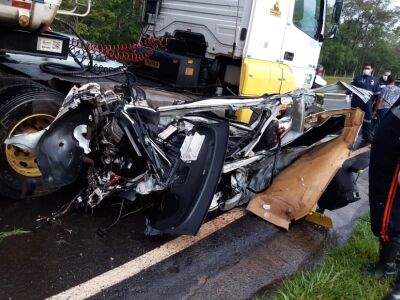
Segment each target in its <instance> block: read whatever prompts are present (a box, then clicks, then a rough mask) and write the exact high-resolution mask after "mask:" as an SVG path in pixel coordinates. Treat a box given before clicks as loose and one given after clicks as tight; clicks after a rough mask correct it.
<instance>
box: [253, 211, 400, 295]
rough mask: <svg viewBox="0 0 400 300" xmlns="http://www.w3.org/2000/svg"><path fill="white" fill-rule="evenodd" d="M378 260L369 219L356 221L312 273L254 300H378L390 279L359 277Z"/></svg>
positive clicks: (304, 274)
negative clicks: (349, 233) (347, 236)
mask: <svg viewBox="0 0 400 300" xmlns="http://www.w3.org/2000/svg"><path fill="white" fill-rule="evenodd" d="M377 258H378V241H377V239H376V238H375V237H374V236H373V234H372V233H371V230H370V221H369V216H364V217H362V218H361V219H360V221H359V223H358V225H357V227H356V229H355V231H354V233H353V235H352V237H351V238H350V240H349V241H348V243H347V244H345V245H344V246H342V247H340V248H337V249H334V250H331V251H329V252H328V253H327V255H326V257H325V258H324V259H323V261H322V262H321V263H320V264H319V265H318V266H316V267H315V269H314V270H310V271H305V272H302V273H300V274H297V275H294V276H293V277H291V278H288V279H286V280H285V281H284V282H283V283H282V285H281V287H280V289H279V290H278V291H276V292H275V294H274V295H272V297H271V298H266V297H259V298H257V299H258V300H266V299H273V300H316V299H321V300H322V299H323V300H339V299H371V300H375V299H382V297H383V296H385V295H386V294H387V293H388V292H389V291H390V285H391V283H392V282H393V280H394V278H385V279H377V278H370V277H367V276H365V275H363V272H364V271H365V270H366V269H367V268H368V266H369V265H370V263H371V262H372V261H375V260H376V259H377Z"/></svg>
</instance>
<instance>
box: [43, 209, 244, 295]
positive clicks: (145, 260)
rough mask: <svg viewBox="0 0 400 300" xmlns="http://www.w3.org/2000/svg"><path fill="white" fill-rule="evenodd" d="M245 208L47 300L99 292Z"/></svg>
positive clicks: (178, 249)
mask: <svg viewBox="0 0 400 300" xmlns="http://www.w3.org/2000/svg"><path fill="white" fill-rule="evenodd" d="M246 214H247V213H246V210H245V209H241V208H237V209H234V210H231V211H230V212H227V213H225V214H223V215H221V216H218V217H217V218H215V219H214V220H211V221H210V222H208V223H206V224H204V225H203V226H202V227H201V228H200V231H199V233H198V234H197V236H180V237H178V238H176V239H174V240H172V241H170V242H168V243H166V244H164V245H162V246H160V247H158V248H156V249H154V250H151V251H149V252H147V253H145V254H143V255H142V256H139V257H137V258H135V259H134V260H131V261H129V262H127V263H125V264H123V265H121V266H119V267H117V268H115V269H112V270H110V271H108V272H105V273H103V274H101V275H99V276H97V277H94V278H92V279H90V280H88V281H86V282H84V283H81V284H79V285H77V286H75V287H73V288H71V289H69V290H66V291H64V292H61V293H60V294H57V295H55V296H52V297H50V298H47V299H48V300H61V299H62V300H65V299H70V300H72V299H73V300H80V299H86V298H89V297H92V296H94V295H96V294H98V293H100V292H101V291H103V290H105V289H107V288H110V287H112V286H114V285H116V284H118V283H120V282H122V281H124V280H126V279H128V278H130V277H132V276H135V275H136V274H138V273H140V272H142V271H144V270H146V269H148V268H150V267H152V266H154V265H155V264H157V263H160V262H162V261H163V260H165V259H167V258H169V257H171V256H173V255H175V254H177V253H179V252H181V251H183V250H185V249H187V248H189V247H191V246H193V245H194V244H196V243H197V242H199V241H201V240H202V239H204V238H206V237H208V236H210V235H211V234H213V233H215V232H217V231H219V230H221V229H223V228H224V227H226V226H228V225H229V224H231V223H233V222H234V221H236V220H238V219H240V218H242V217H243V216H245V215H246Z"/></svg>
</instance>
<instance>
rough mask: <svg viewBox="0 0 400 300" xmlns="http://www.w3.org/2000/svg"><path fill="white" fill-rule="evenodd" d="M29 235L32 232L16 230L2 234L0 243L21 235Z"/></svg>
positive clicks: (0, 233) (0, 234)
mask: <svg viewBox="0 0 400 300" xmlns="http://www.w3.org/2000/svg"><path fill="white" fill-rule="evenodd" d="M27 233H30V231H25V230H21V229H14V230H11V231H4V232H0V243H1V242H2V241H3V240H4V239H6V238H9V237H12V236H17V235H21V234H27Z"/></svg>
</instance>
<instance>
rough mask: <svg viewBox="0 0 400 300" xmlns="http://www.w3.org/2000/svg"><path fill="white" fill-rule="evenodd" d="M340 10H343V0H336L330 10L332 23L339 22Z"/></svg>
mask: <svg viewBox="0 0 400 300" xmlns="http://www.w3.org/2000/svg"><path fill="white" fill-rule="evenodd" d="M342 10H343V0H336V2H335V6H334V7H333V12H332V21H333V24H339V22H340V17H341V16H342Z"/></svg>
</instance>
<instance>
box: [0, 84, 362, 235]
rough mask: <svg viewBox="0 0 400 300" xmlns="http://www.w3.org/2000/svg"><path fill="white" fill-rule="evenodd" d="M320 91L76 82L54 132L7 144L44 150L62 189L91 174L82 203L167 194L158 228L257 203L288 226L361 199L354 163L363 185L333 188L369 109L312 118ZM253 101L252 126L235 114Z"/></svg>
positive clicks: (181, 226) (187, 226)
mask: <svg viewBox="0 0 400 300" xmlns="http://www.w3.org/2000/svg"><path fill="white" fill-rule="evenodd" d="M315 100H316V95H315V93H313V92H306V91H295V92H293V93H289V94H284V95H272V96H264V97H258V98H247V97H246V98H244V97H215V98H207V99H193V98H190V97H186V98H185V97H184V96H183V95H182V94H180V95H178V94H176V93H172V92H169V91H164V90H160V89H156V88H149V87H140V86H137V85H134V84H131V85H128V86H126V85H125V86H121V85H115V86H112V85H111V86H110V85H109V84H108V85H99V84H98V83H89V84H85V85H83V86H81V87H74V88H72V90H71V91H70V92H69V94H68V95H67V97H66V98H65V100H64V103H63V105H62V106H61V108H60V110H59V113H58V115H57V117H56V119H55V120H54V122H53V123H52V124H51V125H49V126H48V127H47V128H46V129H44V130H42V131H39V132H36V133H32V134H22V135H14V136H12V137H10V138H8V139H7V140H6V141H5V143H6V144H7V145H11V146H13V147H18V148H20V149H22V150H33V151H34V152H35V154H36V157H37V162H38V165H39V168H40V171H41V173H42V176H43V178H44V179H45V180H46V182H47V183H48V184H49V185H51V186H53V187H56V188H59V187H62V186H66V185H70V184H72V183H73V182H75V181H76V180H77V179H78V178H85V181H86V187H85V188H84V189H83V190H82V191H81V192H80V193H79V194H78V195H77V196H76V197H75V198H74V199H73V201H74V202H76V203H79V204H81V205H88V206H90V207H95V206H97V205H99V204H100V203H101V202H102V201H104V200H105V199H106V198H107V197H110V196H117V197H121V198H123V199H126V200H129V201H132V202H134V201H136V199H137V198H138V196H142V195H151V194H152V193H155V192H159V191H162V192H163V193H162V195H163V196H162V200H161V201H160V202H159V203H158V205H157V207H155V208H154V213H153V214H152V215H151V216H149V217H148V219H147V221H146V225H147V226H146V234H147V235H158V234H162V233H169V234H188V235H195V234H196V233H197V232H198V230H199V228H200V226H201V225H202V223H203V221H204V219H205V217H206V215H207V213H208V212H210V211H214V210H220V211H227V210H230V209H232V208H234V207H237V206H241V205H244V204H248V203H250V205H249V208H248V209H249V210H250V211H252V212H253V213H255V214H256V215H259V216H260V217H262V218H264V219H266V220H268V221H270V222H272V223H274V224H276V225H278V226H280V227H283V228H286V229H287V228H288V226H289V223H290V222H291V221H292V220H297V219H299V218H302V217H305V216H307V215H308V214H309V213H310V212H312V211H313V209H314V207H315V206H316V204H317V202H318V201H320V199H322V200H324V199H325V200H324V201H323V202H321V203H323V205H321V207H322V208H329V209H334V208H338V207H342V206H345V205H347V204H349V203H351V202H354V201H357V200H359V199H360V198H359V195H358V193H357V188H356V186H355V184H354V180H353V174H352V173H351V172H350V173H348V172H347V173H346V172H342V175H341V176H349V177H348V178H349V179H350V180H347V182H348V181H350V182H352V183H353V184H350V185H349V186H348V187H347V190H346V191H345V193H344V194H345V195H346V198H345V199H344V200H343V199H342V200H343V201H342V202H340V201H339V202H340V203H338V199H332V198H330V197H331V195H325V196H324V191H325V190H326V188H327V187H328V186H329V184H330V183H331V182H332V179H334V178H335V176H336V174H337V173H338V171H340V169H341V168H342V167H343V166H344V162H346V161H348V159H350V158H352V157H353V156H354V155H353V154H352V151H353V146H354V142H355V139H356V136H357V133H358V130H359V128H360V126H361V124H362V118H363V114H362V112H361V111H359V110H354V109H349V110H338V111H330V112H320V113H317V114H315V115H314V114H312V115H311V116H308V115H309V114H311V112H315V111H313V108H315V106H314V103H315ZM282 105H285V106H287V105H289V106H290V109H287V110H285V111H282ZM246 108H251V109H252V110H253V112H254V113H253V117H252V120H251V122H250V123H249V124H245V123H241V122H238V121H235V120H234V119H233V118H229V115H232V114H231V113H230V112H232V111H236V110H240V109H246ZM349 168H350V167H349V166H347V167H346V170H348V169H349ZM359 169H360V168H357V169H356V171H358V170H359ZM302 173H307V174H311V175H304V174H302ZM344 173H346V174H347V175H346V174H344ZM343 174H344V175H343ZM335 190H337V189H335ZM268 192H269V193H270V194H268V195H265V193H268ZM321 197H322V198H321ZM332 201H333V202H334V203H332ZM335 201H336V202H335ZM314 211H315V209H314Z"/></svg>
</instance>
